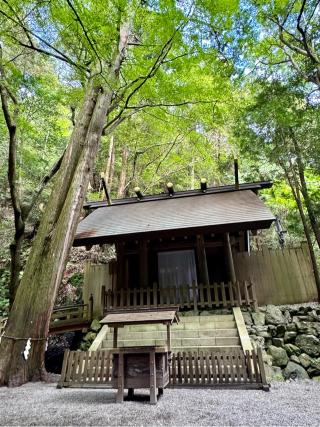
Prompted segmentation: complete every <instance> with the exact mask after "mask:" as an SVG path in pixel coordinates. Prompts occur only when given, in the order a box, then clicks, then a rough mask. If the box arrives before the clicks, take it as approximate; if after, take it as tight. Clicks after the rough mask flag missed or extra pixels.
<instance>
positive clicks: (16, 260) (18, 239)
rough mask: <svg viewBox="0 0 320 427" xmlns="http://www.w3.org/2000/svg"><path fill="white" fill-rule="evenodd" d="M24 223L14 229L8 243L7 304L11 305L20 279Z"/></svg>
mask: <svg viewBox="0 0 320 427" xmlns="http://www.w3.org/2000/svg"><path fill="white" fill-rule="evenodd" d="M24 229H25V227H24V223H23V225H22V226H21V228H20V229H19V230H16V232H15V236H14V241H13V242H12V243H11V245H10V256H11V262H10V282H9V306H10V307H12V304H13V301H14V298H15V295H16V292H17V289H18V286H19V280H20V272H21V268H22V262H21V255H22V244H23V241H24Z"/></svg>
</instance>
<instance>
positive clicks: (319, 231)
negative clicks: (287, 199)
mask: <svg viewBox="0 0 320 427" xmlns="http://www.w3.org/2000/svg"><path fill="white" fill-rule="evenodd" d="M292 139H293V144H294V149H295V153H296V156H297V165H298V172H299V178H300V185H301V193H302V196H303V200H304V203H305V206H306V209H307V212H308V216H309V220H310V225H311V228H312V230H313V232H314V235H315V238H316V240H317V243H318V246H319V248H320V227H319V224H318V221H317V218H316V215H315V213H314V209H313V206H312V201H311V199H310V195H309V191H308V187H307V183H306V179H305V175H304V170H305V166H304V163H303V160H302V156H301V150H300V147H299V144H298V141H297V140H296V137H295V135H294V134H293V131H292Z"/></svg>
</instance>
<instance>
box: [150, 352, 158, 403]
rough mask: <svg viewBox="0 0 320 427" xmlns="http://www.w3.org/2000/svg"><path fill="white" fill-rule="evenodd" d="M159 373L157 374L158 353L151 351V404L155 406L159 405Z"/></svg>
mask: <svg viewBox="0 0 320 427" xmlns="http://www.w3.org/2000/svg"><path fill="white" fill-rule="evenodd" d="M156 375H157V373H156V353H155V351H154V350H151V351H150V403H151V405H155V404H156V403H157V388H156V387H157V376H156Z"/></svg>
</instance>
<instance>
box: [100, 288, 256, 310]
mask: <svg viewBox="0 0 320 427" xmlns="http://www.w3.org/2000/svg"><path fill="white" fill-rule="evenodd" d="M103 298H104V301H103V303H104V307H105V310H106V311H111V310H118V309H120V310H121V309H135V308H137V309H139V308H155V307H169V306H179V307H180V308H190V309H194V310H199V309H210V308H228V307H234V306H238V307H241V306H254V307H255V306H256V305H257V300H256V296H255V288H254V284H253V283H251V282H246V281H244V282H238V281H237V282H235V283H231V282H228V283H223V282H222V283H214V284H212V285H202V284H199V285H196V284H195V283H193V284H192V285H186V286H179V287H167V288H159V287H158V285H157V284H156V283H154V284H153V287H152V288H151V287H147V288H133V289H123V288H122V289H119V290H115V291H111V290H109V291H107V292H104V293H103Z"/></svg>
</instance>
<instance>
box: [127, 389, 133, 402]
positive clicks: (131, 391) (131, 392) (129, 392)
mask: <svg viewBox="0 0 320 427" xmlns="http://www.w3.org/2000/svg"><path fill="white" fill-rule="evenodd" d="M133 397H134V388H128V400H132V399H133Z"/></svg>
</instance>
